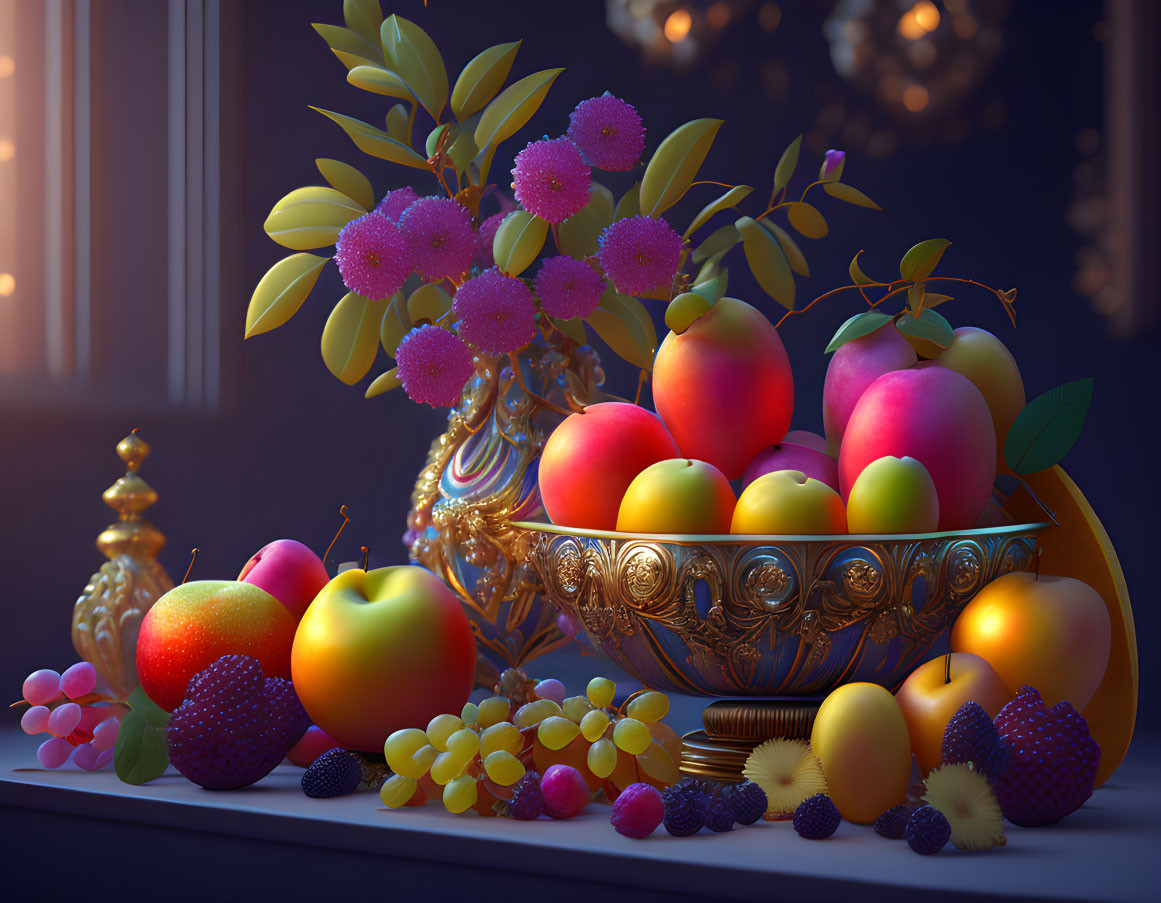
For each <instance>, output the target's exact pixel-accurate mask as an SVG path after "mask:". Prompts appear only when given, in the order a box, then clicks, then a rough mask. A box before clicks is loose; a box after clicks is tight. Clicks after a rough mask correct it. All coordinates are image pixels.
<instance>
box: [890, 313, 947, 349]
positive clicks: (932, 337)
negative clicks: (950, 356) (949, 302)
mask: <svg viewBox="0 0 1161 903" xmlns="http://www.w3.org/2000/svg"><path fill="white" fill-rule="evenodd" d="M895 328H896V329H898V330H899V332H900V333H901V334H902V336H903V338H905V339H906V340H907V341H908V342H910V343H911V347H912V348H914V349H915V353H916V354H918V355H919V356H920V357H924V358H928V359H930V358H933V357H938V356H939V354H940V352H941V351H944V350H945V349H947V348H948V347H950V345H951V343H952V341H953V340H954V339H955V333H954V331H953V330H952V328H951V324H950V323H948V322H947V320H945V319H944V318H943V316H942V315H941V314H937V313H936V312H935V311H933V310H930V309H925V310H924V311H923V313H921V314H920V315H919V316H918V317H916V316H914V315H913V314H911V313H910V312H907V313H904V314H903V316H901V317H900V318H899V319H898V320H897V321H896V322H895Z"/></svg>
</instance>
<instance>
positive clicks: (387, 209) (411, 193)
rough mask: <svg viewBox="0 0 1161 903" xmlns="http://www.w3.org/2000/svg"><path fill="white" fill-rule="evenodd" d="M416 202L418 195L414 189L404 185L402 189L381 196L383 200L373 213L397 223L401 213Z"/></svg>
mask: <svg viewBox="0 0 1161 903" xmlns="http://www.w3.org/2000/svg"><path fill="white" fill-rule="evenodd" d="M418 200H419V195H417V194H416V193H415V189H414V188H412V187H411V186H410V185H404V186H403V187H402V188H396V189H395V190H394V191H388V192H387V193H386V194H385V195H383V200H381V201H380V202H379V205H378V206H377V207H376V208H375V212H376V213H378V214H379V215H380V216H385V217H387V219H389V220H391V221H392V222H394V223H397V222H399V217H401V216H403V211H404V210H406V209H407V208H408V207H410V206H411V205H412V204H414V203H415V202H416V201H418Z"/></svg>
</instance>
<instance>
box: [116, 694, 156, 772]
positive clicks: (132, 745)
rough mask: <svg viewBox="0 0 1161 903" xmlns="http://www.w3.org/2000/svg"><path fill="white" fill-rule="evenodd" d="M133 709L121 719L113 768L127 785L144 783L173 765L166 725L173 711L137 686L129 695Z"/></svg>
mask: <svg viewBox="0 0 1161 903" xmlns="http://www.w3.org/2000/svg"><path fill="white" fill-rule="evenodd" d="M128 701H129V712H128V713H127V714H126V715H125V717H124V718H123V719H122V720H121V727H120V728H119V729H118V731H117V742H116V745H115V746H114V747H113V768H114V770H116V772H117V777H119V778H120V779H121V780H122V781H123V782H124V783H126V784H144V783H145V782H146V781H152V780H153V779H154V778H159V777H161V776H162V775H163V774H165V769H166V768H168V767H169V746H168V743H167V741H166V726H167V725H168V724H169V717H170V716H169V712H167V711H165V710H164V709H162V708H161V707H160V706H158V705H157V704H156V703H155V702H154V701H153V700H152V699H150V698H149V697H148V696H146V695H145V692H144V691H143V690H142V689H141V688H140V687H137V689H135V690H134V691H133V692H132V693H131V694H130V696H129V700H128Z"/></svg>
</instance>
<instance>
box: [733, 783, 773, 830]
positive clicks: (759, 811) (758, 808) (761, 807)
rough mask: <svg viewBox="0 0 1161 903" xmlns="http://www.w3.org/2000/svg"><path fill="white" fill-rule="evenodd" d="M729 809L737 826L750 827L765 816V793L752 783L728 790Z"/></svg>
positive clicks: (735, 786)
mask: <svg viewBox="0 0 1161 903" xmlns="http://www.w3.org/2000/svg"><path fill="white" fill-rule="evenodd" d="M727 795H728V797H729V800H730V809H731V810H733V813H734V821H736V822H737V823H738V824H739V825H752V824H754V822H756V821H757V820H758V819H760V818H761V817H762V816H763V815H765V814H766V791H765V790H763V789H762V788H761V787H759V786H758V785H757V784H755V783H754V782H753V781H743V782H742V783H741V784H736V785H734V786H733V787H730V788H728V791H727Z"/></svg>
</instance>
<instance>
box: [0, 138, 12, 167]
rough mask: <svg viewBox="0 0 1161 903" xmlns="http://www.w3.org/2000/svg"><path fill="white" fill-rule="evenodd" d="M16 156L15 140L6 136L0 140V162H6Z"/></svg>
mask: <svg viewBox="0 0 1161 903" xmlns="http://www.w3.org/2000/svg"><path fill="white" fill-rule="evenodd" d="M15 156H16V142H15V141H9V140H8V139H7V138H5V139H3V140H0V163H7V162H8V161H9V160H11V159H12V158H13V157H15Z"/></svg>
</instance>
